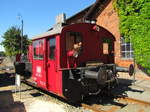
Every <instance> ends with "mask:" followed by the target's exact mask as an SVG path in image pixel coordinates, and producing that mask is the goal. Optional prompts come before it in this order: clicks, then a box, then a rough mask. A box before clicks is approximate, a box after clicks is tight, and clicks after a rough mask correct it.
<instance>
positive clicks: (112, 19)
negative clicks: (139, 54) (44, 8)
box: [66, 0, 133, 67]
mask: <svg viewBox="0 0 150 112" xmlns="http://www.w3.org/2000/svg"><path fill="white" fill-rule="evenodd" d="M93 20H94V21H95V22H96V24H98V25H100V26H102V27H104V28H106V29H107V30H108V31H110V32H111V33H112V34H113V35H114V37H115V38H116V42H115V63H116V64H118V65H119V66H125V67H128V66H129V64H131V63H133V50H132V46H131V43H130V42H125V40H124V38H123V37H121V34H120V32H119V17H118V14H117V12H116V11H115V10H114V7H113V0H96V2H95V3H94V4H92V5H91V6H89V7H87V8H85V9H84V10H82V11H80V12H78V13H77V14H75V15H73V16H71V17H70V18H68V19H67V20H66V22H67V23H68V24H73V23H80V22H84V21H93Z"/></svg>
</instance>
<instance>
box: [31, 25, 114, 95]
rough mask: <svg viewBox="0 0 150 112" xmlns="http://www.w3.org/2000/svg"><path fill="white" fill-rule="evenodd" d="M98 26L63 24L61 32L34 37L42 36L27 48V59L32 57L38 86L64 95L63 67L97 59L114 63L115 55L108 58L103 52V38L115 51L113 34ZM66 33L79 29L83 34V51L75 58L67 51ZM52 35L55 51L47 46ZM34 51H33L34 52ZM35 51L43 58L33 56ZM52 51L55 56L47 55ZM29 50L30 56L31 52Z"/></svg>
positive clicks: (76, 65) (34, 76) (33, 76)
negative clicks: (110, 43) (36, 44)
mask: <svg viewBox="0 0 150 112" xmlns="http://www.w3.org/2000/svg"><path fill="white" fill-rule="evenodd" d="M96 28H97V26H95V25H93V24H87V23H80V24H72V25H68V26H66V27H64V28H63V29H62V32H61V33H60V34H55V35H50V36H46V37H41V38H39V39H35V40H33V43H34V42H36V41H38V40H41V39H43V40H44V43H43V44H40V46H37V47H35V48H36V49H34V44H33V45H32V47H31V48H29V59H30V60H32V71H33V74H32V78H33V80H34V81H35V82H36V83H37V85H38V86H39V87H41V88H44V89H46V90H47V91H50V92H52V93H54V94H57V95H59V96H63V92H62V91H63V90H62V89H63V83H62V82H63V81H62V71H61V69H63V68H74V67H78V66H81V64H83V63H86V62H88V61H100V62H103V63H113V60H114V57H111V56H110V57H109V58H111V60H108V58H106V56H105V55H104V54H103V48H102V44H103V41H102V39H104V38H108V39H110V40H111V41H112V50H114V41H115V39H114V37H113V35H112V34H111V33H109V32H108V31H107V30H105V29H104V28H102V27H99V31H97V30H96ZM66 32H80V33H81V34H82V37H83V38H82V47H83V48H82V52H81V54H80V55H79V56H78V57H77V58H74V57H73V51H70V52H67V51H66V41H65V40H66V39H65V35H66ZM52 38H55V40H56V41H55V45H56V46H55V50H52V48H50V45H51V44H50V39H52ZM34 50H35V51H34ZM34 52H35V53H36V55H42V54H43V59H34V58H33V57H34ZM51 52H53V53H54V59H51V58H50V53H51ZM30 53H31V55H30Z"/></svg>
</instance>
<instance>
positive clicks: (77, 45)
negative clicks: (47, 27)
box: [66, 32, 82, 57]
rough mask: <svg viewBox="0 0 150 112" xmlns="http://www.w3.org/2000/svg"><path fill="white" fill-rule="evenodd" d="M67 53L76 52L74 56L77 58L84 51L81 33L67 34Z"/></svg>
mask: <svg viewBox="0 0 150 112" xmlns="http://www.w3.org/2000/svg"><path fill="white" fill-rule="evenodd" d="M66 51H67V52H70V51H74V52H73V54H72V55H73V56H74V57H77V56H78V55H80V53H81V51H82V34H81V33H80V32H66Z"/></svg>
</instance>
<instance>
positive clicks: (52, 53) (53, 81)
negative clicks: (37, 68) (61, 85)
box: [47, 37, 58, 93]
mask: <svg viewBox="0 0 150 112" xmlns="http://www.w3.org/2000/svg"><path fill="white" fill-rule="evenodd" d="M47 42H48V44H47V47H48V48H47V49H48V52H47V58H48V59H47V76H48V90H49V91H51V92H52V93H57V83H58V78H57V71H56V37H50V38H49V39H48V41H47Z"/></svg>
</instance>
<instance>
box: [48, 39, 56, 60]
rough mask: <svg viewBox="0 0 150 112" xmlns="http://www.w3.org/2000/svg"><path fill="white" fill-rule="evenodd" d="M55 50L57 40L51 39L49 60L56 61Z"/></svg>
mask: <svg viewBox="0 0 150 112" xmlns="http://www.w3.org/2000/svg"><path fill="white" fill-rule="evenodd" d="M55 48H56V38H51V39H50V40H49V50H50V51H49V58H50V59H55Z"/></svg>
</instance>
